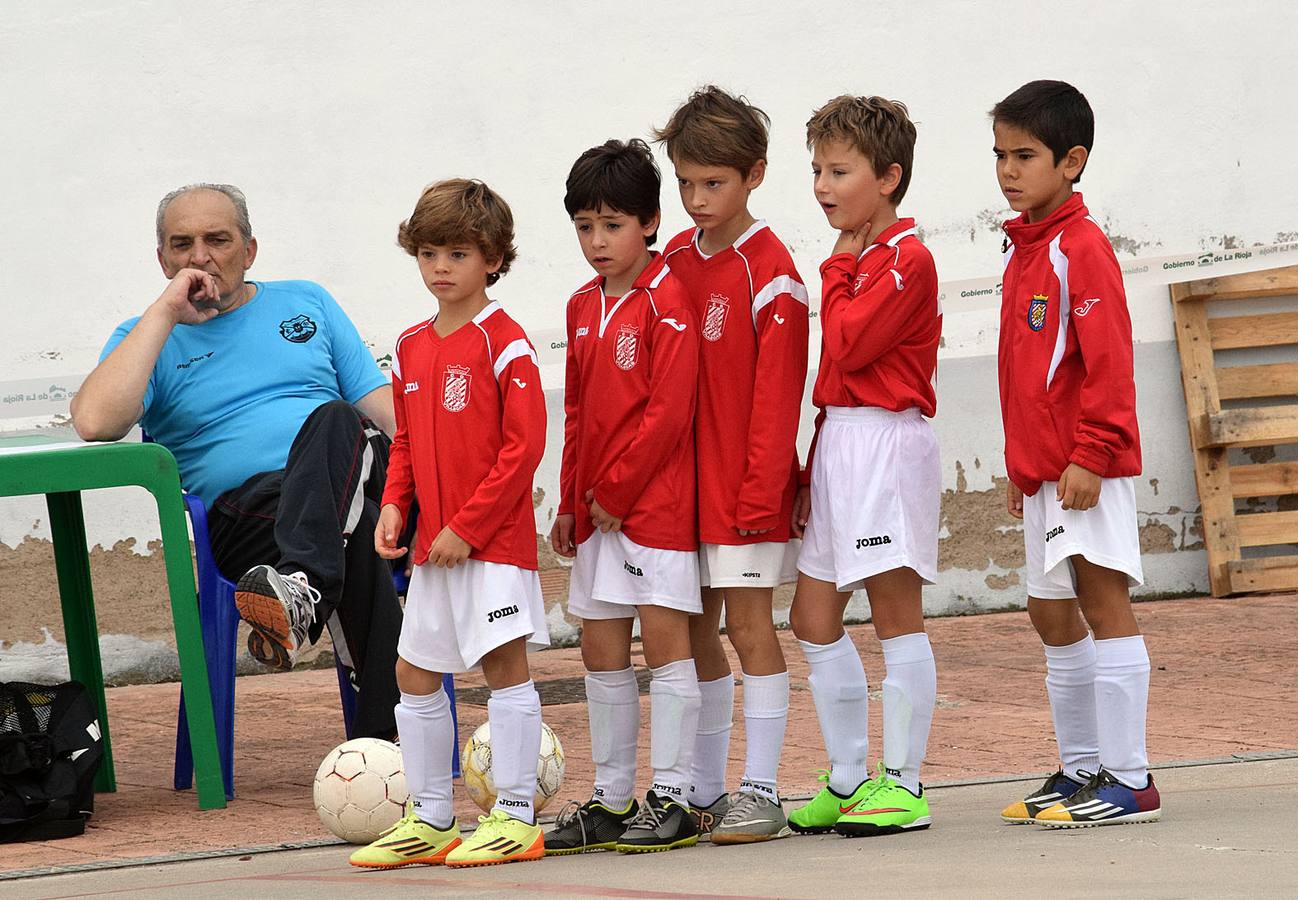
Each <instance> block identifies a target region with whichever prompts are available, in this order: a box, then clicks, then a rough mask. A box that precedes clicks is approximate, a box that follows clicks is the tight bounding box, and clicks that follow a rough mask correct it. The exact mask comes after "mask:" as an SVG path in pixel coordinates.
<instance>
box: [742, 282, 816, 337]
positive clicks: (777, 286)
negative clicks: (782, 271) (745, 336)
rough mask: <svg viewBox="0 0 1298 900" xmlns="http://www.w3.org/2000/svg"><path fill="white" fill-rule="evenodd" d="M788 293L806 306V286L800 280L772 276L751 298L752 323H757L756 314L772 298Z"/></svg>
mask: <svg viewBox="0 0 1298 900" xmlns="http://www.w3.org/2000/svg"><path fill="white" fill-rule="evenodd" d="M780 294H788V295H789V296H790V297H792V298H793V299H794V300H797V301H798V302H799V303H801V304H802V305H803V306H807V305H808V302H807V288H806V285H804V284H803V283H802V282H800V281H796V280H794V279H793V278H791V277H789V276H788V275H779V276H776V277H775V278H772V279H771V281H770V283H769V284H767V285H766V287H764V288H762V289H761V290H760V291H758V293H757V296H756V297H754V298H753V325H754V326H756V325H757V314H758V313H759V312H761V311H762V310H763V309H764V308H765V307H766V306H767V305H768V304H769V303H770V302H771V301H772V300H774V299H775V298H776V297H778V296H780Z"/></svg>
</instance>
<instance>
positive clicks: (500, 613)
mask: <svg viewBox="0 0 1298 900" xmlns="http://www.w3.org/2000/svg"><path fill="white" fill-rule="evenodd" d="M516 612H518V606H517V605H515V606H502V607H501V608H500V609H493V610H492V611H491V612H489V613H487V622H488V623H491V622H494V621H496V620H497V619H503V618H505V616H512V615H513V614H514V613H516Z"/></svg>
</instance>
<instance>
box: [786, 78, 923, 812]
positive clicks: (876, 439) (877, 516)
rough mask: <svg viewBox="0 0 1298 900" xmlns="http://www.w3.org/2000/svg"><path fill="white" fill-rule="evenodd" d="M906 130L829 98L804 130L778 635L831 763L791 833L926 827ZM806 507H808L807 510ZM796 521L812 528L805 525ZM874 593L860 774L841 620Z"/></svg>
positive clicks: (859, 684) (851, 659) (898, 114)
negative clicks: (814, 367)
mask: <svg viewBox="0 0 1298 900" xmlns="http://www.w3.org/2000/svg"><path fill="white" fill-rule="evenodd" d="M915 138H916V131H915V125H914V123H913V122H911V120H910V115H909V113H908V112H907V110H906V107H905V105H904V104H902V103H898V102H896V101H893V100H886V99H884V98H883V97H851V96H842V97H836V98H834V99H833V100H831V101H829V102H828V103H826V104H825V105H824V106H823V107H821V108H820V109H818V110H817V111H816V113H815V115H813V116H812V118H811V121H809V122H808V123H807V146H808V147H809V148H810V149H811V151H812V157H811V170H812V172H813V173H814V175H815V182H814V187H815V194H816V199H817V200H818V201H819V202H820V205H821V207H822V208H823V209H824V211H825V217H826V218H827V219H828V220H829V224H830V227H832V228H834V229H835V230H837V231H838V233H839V236H838V241H837V242H836V243H835V245H834V250H833V253H832V254H831V255H830V257H829V259H827V260H825V262H824V263H823V264H822V265H821V267H820V275H821V303H820V320H821V331H822V334H823V342H822V345H821V352H820V371H819V372H818V373H817V374H816V386H815V389H814V390H813V391H812V398H811V399H812V402H813V403H814V404H815V405H816V406H818V407H819V408H820V410H821V412H820V415H818V416H817V417H816V437H815V439H814V441H813V443H812V451H811V453H810V454H809V457H810V458H809V460H808V463H807V470H806V472H805V473H804V477H805V481H809V482H810V493H809V494H807V493H806V492H800V493H799V497H798V502H797V503H795V504H794V512H793V515H794V521H793V523H792V524H793V528H794V531H795V532H796V533H798V534H800V535H803V529H804V527H805V535H804V539H803V544H802V552H801V554H800V555H799V556H798V571H799V572H800V573H801V574H800V576H799V578H798V587H797V591H796V593H795V594H794V597H793V606H792V608H791V609H790V610H789V622H790V624H791V625H792V626H793V632H794V634H796V635H797V637H798V642H799V644H800V645H801V646H802V651H803V653H804V654H806V657H807V664H808V667H809V668H810V670H811V672H810V676H809V678H808V681H809V682H810V684H811V696H812V699H813V700H814V701H815V704H816V715H817V717H818V718H819V719H820V731H821V735H822V736H823V737H824V740H825V750H826V752H827V755H828V757H829V772H828V774H827V775H826V777H825V780H826V781H827V782H828V783H827V784H826V786H825V787H824V789H822V790H821V791H820V792H819V793H818V794H816V796H815V797H813V798H812V800H811V802H810V803H808V804H807V805H806V806H803V807H802V808H800V809H796V810H794V811H793V812H792V813H790V814H789V826H790V827H791V828H792V829H793V830H794V831H798V832H803V833H815V832H827V831H836V832H838V833H839V834H842V835H846V836H849V837H856V836H864V835H877V834H894V833H897V832H903V831H910V830H917V829H921V828H927V827H928V826H929V822H930V817H929V806H928V797H927V796H926V795H925V793H924V788H923V786H922V785H921V784H920V778H919V772H920V764H921V763H922V762H923V760H924V754H925V752H926V748H927V744H928V732H929V726H930V724H931V723H932V720H933V707H934V705H935V703H936V700H937V670H936V668H935V665H934V661H933V650H932V648H931V647H930V646H929V641H928V635H927V634H925V632H924V610H923V602H922V599H923V598H922V590H923V586H924V584H926V583H927V584H932V583H933V581H934V580H935V579H936V578H937V543H938V517H939V512H940V505H941V503H940V501H941V493H942V476H941V467H940V461H939V458H938V447H937V439H936V437H935V436H934V434H933V429H932V427H931V426H930V425H929V422H928V419H929V418H930V417H932V415H933V414H934V412H935V411H936V408H937V397H936V394H935V391H934V386H933V380H934V376H935V374H936V370H937V348H938V342H939V340H940V339H941V333H942V311H941V307H940V305H939V303H938V290H937V270H936V268H935V266H934V264H933V256H932V254H930V253H929V252H928V249H927V248H926V247H925V246H924V244H923V243H922V242H921V241H920V239H919V235H918V233H917V231H918V229H917V228H916V226H915V220H914V219H909V218H906V219H899V218H898V216H897V206H898V204H900V203H901V200H902V198H903V197H904V196H905V194H906V188H907V187H908V186H909V184H910V178H911V166H912V161H913V160H914V153H915ZM808 505H809V509H808ZM808 513H809V515H808ZM860 589H864V590H865V591H866V592H867V594H869V597H870V614H871V621H872V622H873V624H874V632H875V635H876V636H877V637H878V638H879V643H880V645H881V647H882V650H883V659H884V666H885V668H886V670H887V674H886V677H885V678H884V680H883V754H882V756H883V760H882V762H881V763H880V764H879V772H878V775H877V777H875V778H869V777H868V774H869V773H868V771H867V754H868V751H869V740H868V735H869V729H868V727H867V715H868V712H867V698H868V696H869V690H868V685H867V682H866V676H865V669H864V668H863V667H862V665H861V657H860V654H859V653H858V652H857V649H856V646H855V645H854V644H853V643H852V639H851V637H850V636H849V635H848V634H847V633H846V632H845V631H844V630H843V613H844V611H845V609H846V607H847V602H848V600H850V599H851V596H852V591H855V590H860Z"/></svg>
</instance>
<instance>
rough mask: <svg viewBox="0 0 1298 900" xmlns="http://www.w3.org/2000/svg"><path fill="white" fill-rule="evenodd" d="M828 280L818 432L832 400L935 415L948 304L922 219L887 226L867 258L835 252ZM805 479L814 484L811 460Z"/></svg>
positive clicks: (823, 271) (824, 269) (825, 274)
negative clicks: (919, 229) (942, 300)
mask: <svg viewBox="0 0 1298 900" xmlns="http://www.w3.org/2000/svg"><path fill="white" fill-rule="evenodd" d="M820 278H821V287H820V296H821V300H820V327H821V331H822V333H823V338H822V343H821V348H820V372H819V373H818V374H817V375H816V386H815V388H813V389H812V393H811V401H812V403H814V404H815V405H816V406H817V407H819V408H820V410H821V412H820V414H819V415H818V416H817V417H816V434H817V436H819V434H820V425H821V423H822V422H823V421H824V419H825V413H824V409H825V407H826V406H877V407H880V408H881V409H890V410H892V411H893V412H901V411H902V410H906V409H910V408H911V407H919V410H920V412H922V413H923V414H924V415H925V416H929V417H932V416H933V414H934V413H935V412H937V392H936V390H935V389H934V387H933V378H934V376H935V375H936V373H937V345H938V342H939V341H940V340H941V337H942V309H941V306H940V305H939V303H938V299H937V267H936V266H935V265H934V264H933V255H932V254H931V253H929V252H928V248H927V247H925V246H924V245H923V244H922V243H920V240H919V237H917V236H916V229H915V220H914V219H901V220H899V221H898V222H897V223H896V224H895V225H892V226H889V227H888V228H886V229H884V231H883V232H882V233H881V234H880V235H879V236H878V237H877V238H875V240H874V243H873V244H871V245H870V246H869V247H866V248H865V251H864V252H863V253H862V254H861V256H860V258H859V259H853V258H852V255H851V254H850V253H840V254H838V255H837V256H831V257H830V258H829V259H827V260H825V262H824V264H822V265H821V267H820ZM814 452H815V443H814V441H813V443H812V453H813V454H814ZM808 456H809V457H810V456H811V454H808ZM802 481H803V484H809V483H810V482H811V459H810V458H808V460H807V467H806V469H804V470H803V473H802Z"/></svg>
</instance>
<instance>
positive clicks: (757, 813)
mask: <svg viewBox="0 0 1298 900" xmlns="http://www.w3.org/2000/svg"><path fill="white" fill-rule="evenodd" d="M791 834H793V832H792V831H791V830H790V829H789V820H788V818H787V817H786V816H785V815H784V808H783V807H781V806H780V804H778V803H773V802H772V801H771V800H769V799H768V798H767V797H765V796H763V795H762V794H757V793H749V792H742V793H739V794H732V795H731V804H730V811H729V812H728V813H726V817H725V818H724V819H722V820H721V823H720V824H719V825H717V826H716V827H715V828H713V829H712V843H714V844H755V843H757V842H758V841H773V840H775V839H776V838H782V837H788V836H789V835H791Z"/></svg>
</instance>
